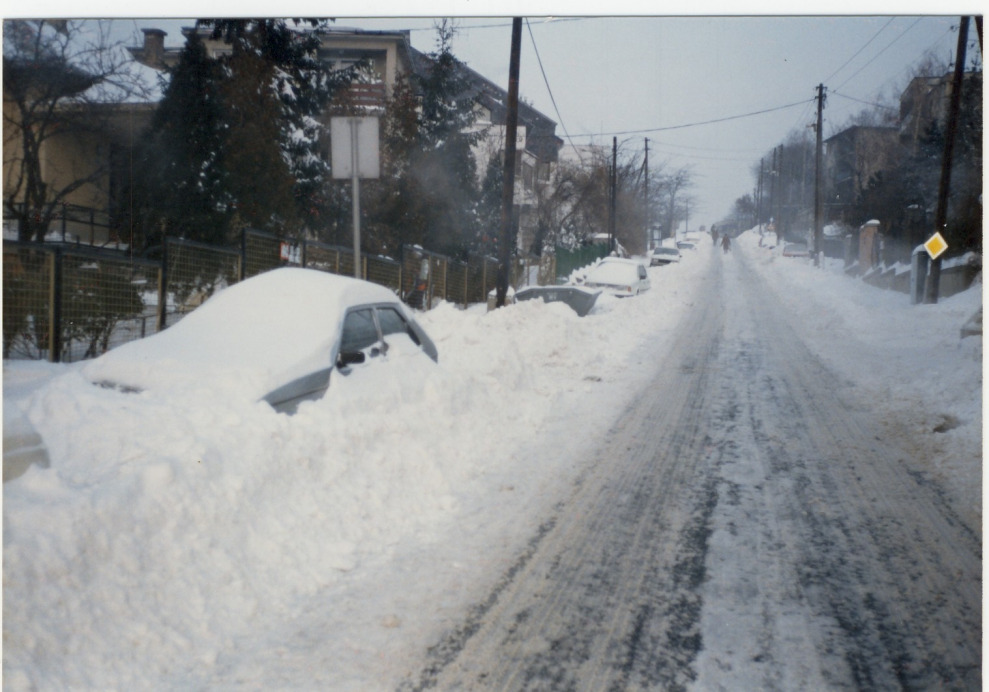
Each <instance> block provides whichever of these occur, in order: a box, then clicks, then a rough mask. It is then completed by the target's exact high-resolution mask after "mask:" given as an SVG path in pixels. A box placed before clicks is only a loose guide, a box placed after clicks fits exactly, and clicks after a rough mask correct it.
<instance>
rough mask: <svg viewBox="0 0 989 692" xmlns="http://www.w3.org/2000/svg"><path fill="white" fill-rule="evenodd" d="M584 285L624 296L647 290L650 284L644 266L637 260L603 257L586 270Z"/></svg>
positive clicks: (635, 294)
mask: <svg viewBox="0 0 989 692" xmlns="http://www.w3.org/2000/svg"><path fill="white" fill-rule="evenodd" d="M584 286H586V287H587V288H600V289H601V290H603V291H605V292H607V293H610V294H612V295H615V296H619V297H621V298H625V297H628V296H637V295H639V294H640V293H642V292H643V291H648V290H649V286H650V284H649V275H648V274H647V273H646V268H645V267H643V266H642V264H640V263H639V262H638V260H633V259H624V258H622V257H605V258H604V259H602V260H601V261H600V262H598V263H597V264H595V265H594V266H593V267H591V269H590V271H588V272H587V276H586V277H585V278H584Z"/></svg>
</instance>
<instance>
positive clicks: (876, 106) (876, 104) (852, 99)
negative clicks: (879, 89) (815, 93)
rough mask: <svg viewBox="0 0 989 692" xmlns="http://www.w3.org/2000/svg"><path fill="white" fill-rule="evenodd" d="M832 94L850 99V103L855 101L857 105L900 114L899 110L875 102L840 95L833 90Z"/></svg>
mask: <svg viewBox="0 0 989 692" xmlns="http://www.w3.org/2000/svg"><path fill="white" fill-rule="evenodd" d="M831 94H832V95H833V96H840V97H841V98H843V99H848V100H849V101H855V102H856V103H862V104H865V105H866V106H873V107H875V108H882V109H884V110H888V111H897V112H899V108H896V107H894V106H884V105H883V104H881V103H875V102H873V101H863V100H862V99H857V98H854V97H852V96H847V95H845V94H840V93H838V92H837V91H833V90H832V92H831Z"/></svg>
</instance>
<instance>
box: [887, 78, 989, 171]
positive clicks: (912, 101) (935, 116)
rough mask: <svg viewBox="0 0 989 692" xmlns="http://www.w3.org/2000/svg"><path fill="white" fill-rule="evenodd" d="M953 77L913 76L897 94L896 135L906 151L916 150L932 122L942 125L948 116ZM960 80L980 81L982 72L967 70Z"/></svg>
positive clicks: (912, 151) (967, 81) (966, 81)
mask: <svg viewBox="0 0 989 692" xmlns="http://www.w3.org/2000/svg"><path fill="white" fill-rule="evenodd" d="M953 76H954V75H953V74H952V73H948V74H945V75H942V76H940V77H915V78H914V79H913V80H911V81H910V84H908V85H907V88H906V89H904V90H903V93H902V94H900V127H899V137H900V142H902V143H903V145H904V146H905V147H906V148H907V150H908V151H909V152H911V153H914V152H916V151H917V148H918V146H919V145H920V142H921V140H922V139H923V138H924V136H925V135H926V134H927V130H928V128H929V127H930V126H931V124H932V123H934V122H938V123H942V124H943V123H944V121H945V119H946V118H947V114H948V102H949V101H950V100H951V82H952V79H953ZM963 79H964V80H965V83H966V84H968V83H969V82H972V81H974V80H979V82H981V80H982V73H981V72H966V73H965V75H964V77H963Z"/></svg>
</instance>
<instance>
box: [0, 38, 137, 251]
mask: <svg viewBox="0 0 989 692" xmlns="http://www.w3.org/2000/svg"><path fill="white" fill-rule="evenodd" d="M3 34H4V36H3V38H4V42H3V100H4V104H3V171H4V173H3V174H4V187H3V205H4V217H5V218H9V219H12V220H14V221H15V222H16V223H17V227H18V238H19V239H20V240H37V241H41V240H43V239H44V237H45V234H46V233H47V231H48V229H49V226H50V224H51V222H52V220H53V219H54V218H56V216H57V215H58V214H59V213H60V210H61V208H62V205H64V204H66V203H67V202H69V201H70V200H71V199H72V196H73V194H75V193H78V192H79V191H80V190H84V189H85V188H86V187H87V186H91V187H93V188H94V189H101V190H102V189H103V188H105V186H106V181H107V178H108V169H109V165H110V156H109V148H110V147H109V146H108V132H109V127H110V122H111V119H112V116H113V115H114V112H113V106H114V104H120V103H124V102H127V101H135V100H147V97H148V93H149V91H150V86H151V85H150V84H148V83H147V80H144V79H142V72H141V71H140V70H139V69H138V67H137V66H136V65H135V63H134V62H133V61H132V60H131V59H130V57H129V56H128V55H127V53H126V51H125V49H124V46H123V43H122V42H117V41H113V40H112V39H111V23H110V22H108V21H99V20H85V21H72V20H51V19H49V20H42V19H38V20H31V19H17V20H5V21H4V23H3ZM70 147H86V148H87V149H86V151H87V153H92V154H95V155H90V156H83V157H78V156H76V157H71V156H64V155H61V154H62V153H64V152H65V151H66V150H68V149H69V148H70ZM77 151H78V149H77ZM100 154H102V155H100ZM79 159H82V161H80V160H79ZM103 192H106V191H105V190H103Z"/></svg>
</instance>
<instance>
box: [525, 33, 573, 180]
mask: <svg viewBox="0 0 989 692" xmlns="http://www.w3.org/2000/svg"><path fill="white" fill-rule="evenodd" d="M525 28H526V29H528V30H529V40H531V41H532V50H533V51H535V53H536V62H537V63H539V72H540V73H542V75H543V83H544V84H545V85H546V91H547V93H549V100H550V102H552V104H553V110H554V111H555V112H556V117H557V119H558V120H559V121H560V127H561V128H563V134H564V135H566V137H567V141H569V142H570V146H572V147H573V148H574V151H576V152H577V158H578V159H579V160H580V165H582V166H583V165H584V157H583V156H581V154H580V149H578V148H577V145H576V144H574V142H573V139H571V137H570V133H569V132H567V126H566V125H564V124H563V116H562V115H561V114H560V108H559V106H557V105H556V99H555V98H554V97H553V90H552V89H551V88H550V86H549V79H547V78H546V70H545V69H544V68H543V60H542V58H541V57H539V48H537V47H536V37H535V36H533V35H532V27H531V26H530V25H529V19H528V18H526V20H525Z"/></svg>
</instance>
